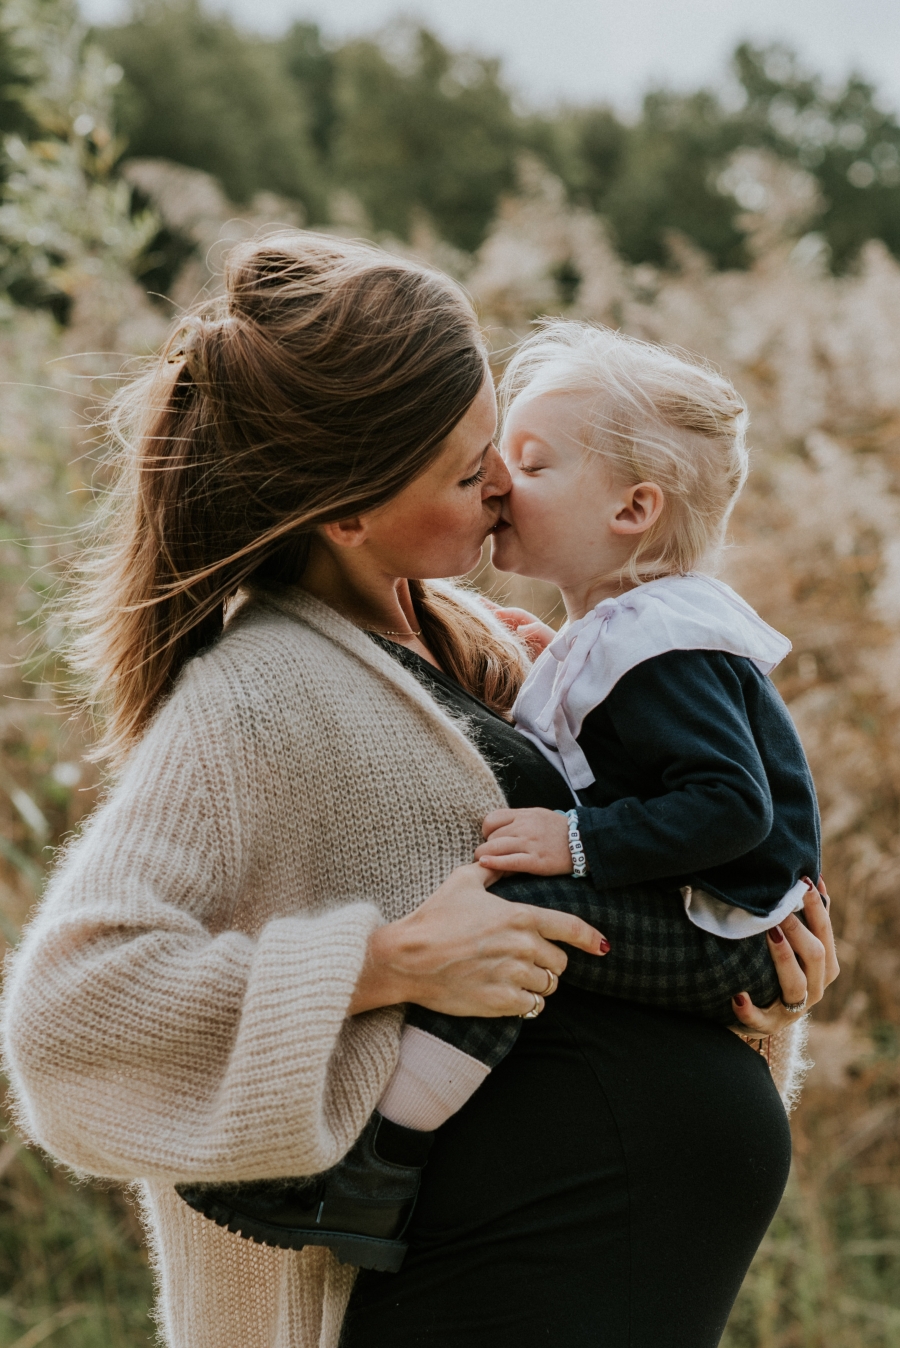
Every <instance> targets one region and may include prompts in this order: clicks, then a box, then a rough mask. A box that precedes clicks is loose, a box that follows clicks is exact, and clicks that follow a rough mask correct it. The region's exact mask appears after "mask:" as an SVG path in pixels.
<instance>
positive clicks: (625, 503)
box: [610, 482, 666, 534]
mask: <svg viewBox="0 0 900 1348" xmlns="http://www.w3.org/2000/svg"><path fill="white" fill-rule="evenodd" d="M665 504H666V498H665V495H664V493H663V490H662V487H658V486H657V485H656V483H655V482H639V483H638V484H637V486H635V487H626V488H625V490H624V491H623V493H622V496H621V499H620V504H619V509H618V510H617V511H616V514H615V517H614V518H613V521H612V524H611V526H610V527H611V529H612V532H613V533H614V534H645V533H646V532H647V530H648V529H649V528H651V527H652V526H653V525H654V524H655V523H656V521H657V520H658V519H659V517H660V515H661V514H662V513H663V510H664V508H665Z"/></svg>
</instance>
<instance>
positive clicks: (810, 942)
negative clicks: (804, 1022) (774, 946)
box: [781, 913, 825, 1006]
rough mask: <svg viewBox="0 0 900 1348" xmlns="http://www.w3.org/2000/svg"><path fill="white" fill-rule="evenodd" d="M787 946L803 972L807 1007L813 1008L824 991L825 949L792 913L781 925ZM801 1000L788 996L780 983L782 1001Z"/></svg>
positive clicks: (816, 937)
mask: <svg viewBox="0 0 900 1348" xmlns="http://www.w3.org/2000/svg"><path fill="white" fill-rule="evenodd" d="M781 930H782V932H783V934H784V938H785V940H786V942H787V944H788V945H789V946H790V947H791V948H792V950H793V952H794V954H795V955H796V957H797V961H798V963H799V965H800V966H801V968H802V970H803V974H804V977H805V982H806V996H807V1005H809V1006H815V1004H816V1002H820V1001H821V1000H822V994H823V993H824V991H825V947H824V945H823V944H822V942H821V941H820V940H819V938H818V936H816V935H815V933H814V932H811V931H810V929H809V928H808V927H806V926H804V924H803V923H802V922H801V921H800V919H799V918H798V917H797V916H796V915H795V914H793V913H791V915H790V917H786V918H785V919H784V921H783V922H782V923H781ZM801 999H802V998H798V997H792V996H788V992H787V990H785V986H784V983H782V1000H783V1001H785V1002H796V1001H800V1000H801Z"/></svg>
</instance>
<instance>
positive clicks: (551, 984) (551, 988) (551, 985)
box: [538, 964, 559, 997]
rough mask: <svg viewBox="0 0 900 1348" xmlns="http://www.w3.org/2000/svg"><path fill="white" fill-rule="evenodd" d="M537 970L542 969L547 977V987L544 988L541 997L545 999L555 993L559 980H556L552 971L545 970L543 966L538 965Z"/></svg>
mask: <svg viewBox="0 0 900 1348" xmlns="http://www.w3.org/2000/svg"><path fill="white" fill-rule="evenodd" d="M538 968H539V969H543V970H544V973H545V974H546V975H547V986H546V987H545V988H544V992H543V995H544V996H545V997H549V996H550V994H551V993H552V992H555V991H556V988H557V985H558V983H559V979H558V978H557V976H556V974H555V973H554V972H553V970H552V969H548V968H546V966H545V965H543V964H539V965H538Z"/></svg>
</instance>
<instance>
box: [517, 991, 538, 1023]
mask: <svg viewBox="0 0 900 1348" xmlns="http://www.w3.org/2000/svg"><path fill="white" fill-rule="evenodd" d="M531 995H532V997H533V998H534V1006H533V1007H532V1008H531V1010H530V1011H526V1012H525V1014H524V1015H521V1016H520V1017H519V1020H537V1018H538V1016H539V1015H540V1014H541V1012H542V1011H543V1009H544V999H543V997H541V995H540V994H539V993H537V992H532V994H531Z"/></svg>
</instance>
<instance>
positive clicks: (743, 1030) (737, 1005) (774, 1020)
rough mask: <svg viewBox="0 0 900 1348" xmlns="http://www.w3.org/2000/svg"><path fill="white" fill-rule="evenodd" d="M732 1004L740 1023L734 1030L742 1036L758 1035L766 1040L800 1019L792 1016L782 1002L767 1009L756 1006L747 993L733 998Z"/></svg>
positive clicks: (774, 1003) (795, 1015) (797, 1016)
mask: <svg viewBox="0 0 900 1348" xmlns="http://www.w3.org/2000/svg"><path fill="white" fill-rule="evenodd" d="M731 1004H732V1006H733V1007H734V1014H735V1018H736V1020H737V1021H738V1024H737V1025H735V1026H733V1027H732V1028H733V1029H735V1030H737V1031H738V1033H740V1034H758V1035H759V1036H760V1037H761V1038H766V1037H767V1036H768V1035H770V1034H777V1033H778V1031H779V1030H783V1029H784V1028H785V1026H786V1025H791V1024H794V1023H796V1021H797V1020H798V1019H799V1015H797V1014H793V1015H792V1014H791V1012H790V1011H788V1010H787V1009H786V1007H785V1006H784V1003H783V1002H780V1001H777V1002H773V1003H772V1005H771V1006H767V1007H760V1006H754V1005H753V1003H752V1002H751V1000H750V998H749V997H748V996H747V994H746V992H740V993H738V995H737V997H733V998H732V1001H731Z"/></svg>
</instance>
